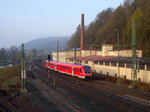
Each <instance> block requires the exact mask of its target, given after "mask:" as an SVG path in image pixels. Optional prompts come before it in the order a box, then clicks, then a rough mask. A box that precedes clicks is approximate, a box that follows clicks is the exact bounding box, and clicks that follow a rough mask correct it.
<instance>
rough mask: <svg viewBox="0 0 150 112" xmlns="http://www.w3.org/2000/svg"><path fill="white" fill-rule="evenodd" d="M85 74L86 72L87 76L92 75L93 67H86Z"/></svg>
mask: <svg viewBox="0 0 150 112" xmlns="http://www.w3.org/2000/svg"><path fill="white" fill-rule="evenodd" d="M84 72H85V74H91V67H90V66H84Z"/></svg>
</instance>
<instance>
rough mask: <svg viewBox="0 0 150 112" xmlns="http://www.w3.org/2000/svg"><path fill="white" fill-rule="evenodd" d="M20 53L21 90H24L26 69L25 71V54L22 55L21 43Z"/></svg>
mask: <svg viewBox="0 0 150 112" xmlns="http://www.w3.org/2000/svg"><path fill="white" fill-rule="evenodd" d="M21 47H22V51H21V89H22V90H23V91H24V90H25V79H26V69H25V53H24V44H23V43H22V46H21Z"/></svg>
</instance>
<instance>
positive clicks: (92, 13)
mask: <svg viewBox="0 0 150 112" xmlns="http://www.w3.org/2000/svg"><path fill="white" fill-rule="evenodd" d="M123 1H124V0H0V48H2V47H7V48H8V47H10V46H12V45H16V46H18V45H20V44H21V43H25V42H27V41H30V40H33V39H36V38H46V37H51V36H60V37H61V36H71V35H72V34H73V33H74V32H75V30H76V28H77V26H78V25H79V24H80V23H81V14H84V18H85V25H88V24H90V22H92V21H94V20H95V17H96V15H97V14H98V13H100V12H101V11H103V10H105V9H107V8H109V7H111V8H114V9H115V8H116V7H117V6H119V5H120V4H122V3H123Z"/></svg>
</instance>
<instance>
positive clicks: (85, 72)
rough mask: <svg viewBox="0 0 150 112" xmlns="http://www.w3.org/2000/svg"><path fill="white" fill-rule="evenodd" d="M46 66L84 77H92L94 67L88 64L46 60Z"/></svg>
mask: <svg viewBox="0 0 150 112" xmlns="http://www.w3.org/2000/svg"><path fill="white" fill-rule="evenodd" d="M44 66H45V67H47V68H49V69H52V70H55V71H59V72H61V73H65V74H69V75H72V76H77V77H79V78H83V79H85V78H91V77H92V69H91V67H90V66H87V65H75V64H68V63H59V62H54V61H48V60H46V61H45V64H44Z"/></svg>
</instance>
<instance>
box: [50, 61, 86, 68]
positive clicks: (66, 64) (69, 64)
mask: <svg viewBox="0 0 150 112" xmlns="http://www.w3.org/2000/svg"><path fill="white" fill-rule="evenodd" d="M47 62H48V61H47ZM50 62H51V63H55V64H61V65H64V66H72V67H83V66H84V67H85V66H89V65H79V64H71V63H62V62H55V61H50Z"/></svg>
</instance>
